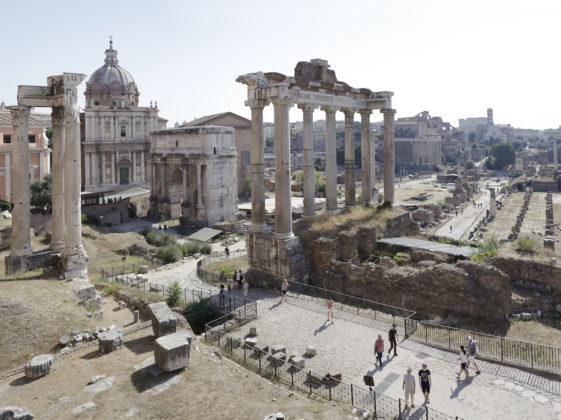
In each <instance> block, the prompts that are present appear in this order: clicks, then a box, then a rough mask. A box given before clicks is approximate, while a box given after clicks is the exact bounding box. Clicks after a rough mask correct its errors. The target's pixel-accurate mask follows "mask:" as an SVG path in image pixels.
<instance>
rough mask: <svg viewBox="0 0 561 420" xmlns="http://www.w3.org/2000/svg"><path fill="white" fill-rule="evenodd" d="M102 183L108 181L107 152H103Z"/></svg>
mask: <svg viewBox="0 0 561 420" xmlns="http://www.w3.org/2000/svg"><path fill="white" fill-rule="evenodd" d="M101 183H102V184H105V183H107V169H106V167H105V152H101Z"/></svg>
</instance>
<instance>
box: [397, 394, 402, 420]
mask: <svg viewBox="0 0 561 420" xmlns="http://www.w3.org/2000/svg"><path fill="white" fill-rule="evenodd" d="M398 400H399V420H401V398H399V399H398Z"/></svg>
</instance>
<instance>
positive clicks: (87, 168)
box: [84, 152, 92, 189]
mask: <svg viewBox="0 0 561 420" xmlns="http://www.w3.org/2000/svg"><path fill="white" fill-rule="evenodd" d="M91 183H92V178H91V175H90V153H89V152H84V184H85V187H86V189H88V188H89V187H90V185H91Z"/></svg>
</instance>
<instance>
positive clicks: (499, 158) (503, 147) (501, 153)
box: [491, 142, 516, 169]
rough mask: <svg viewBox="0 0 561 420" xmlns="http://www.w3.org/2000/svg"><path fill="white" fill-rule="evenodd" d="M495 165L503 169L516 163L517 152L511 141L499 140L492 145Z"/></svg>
mask: <svg viewBox="0 0 561 420" xmlns="http://www.w3.org/2000/svg"><path fill="white" fill-rule="evenodd" d="M491 156H493V166H494V168H495V169H503V168H506V167H507V166H509V165H512V164H513V163H514V159H515V158H516V152H515V151H514V147H512V144H510V143H504V142H499V143H496V144H494V145H493V147H491Z"/></svg>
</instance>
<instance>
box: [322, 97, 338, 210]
mask: <svg viewBox="0 0 561 420" xmlns="http://www.w3.org/2000/svg"><path fill="white" fill-rule="evenodd" d="M321 109H322V111H324V112H325V210H326V211H327V213H329V214H334V213H336V212H337V144H336V140H335V134H336V133H335V112H336V111H337V110H336V109H335V108H333V107H330V106H323V107H321Z"/></svg>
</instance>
